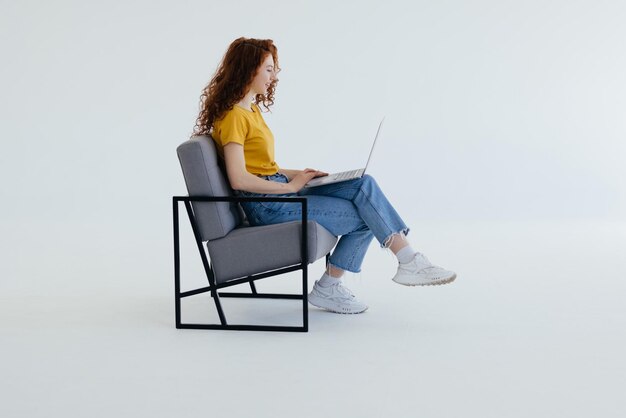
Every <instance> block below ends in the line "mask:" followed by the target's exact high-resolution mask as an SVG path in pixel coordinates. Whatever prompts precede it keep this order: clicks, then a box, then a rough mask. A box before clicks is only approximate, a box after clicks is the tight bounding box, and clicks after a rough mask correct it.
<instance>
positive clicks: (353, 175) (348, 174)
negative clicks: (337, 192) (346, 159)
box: [335, 170, 361, 180]
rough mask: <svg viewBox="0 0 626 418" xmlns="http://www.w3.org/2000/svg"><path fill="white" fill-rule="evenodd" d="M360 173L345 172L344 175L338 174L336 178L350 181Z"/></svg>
mask: <svg viewBox="0 0 626 418" xmlns="http://www.w3.org/2000/svg"><path fill="white" fill-rule="evenodd" d="M359 171H361V170H352V171H344V172H343V173H337V175H336V177H335V178H336V179H337V180H343V179H348V178H350V177H355V176H356V175H357V173H358V172H359Z"/></svg>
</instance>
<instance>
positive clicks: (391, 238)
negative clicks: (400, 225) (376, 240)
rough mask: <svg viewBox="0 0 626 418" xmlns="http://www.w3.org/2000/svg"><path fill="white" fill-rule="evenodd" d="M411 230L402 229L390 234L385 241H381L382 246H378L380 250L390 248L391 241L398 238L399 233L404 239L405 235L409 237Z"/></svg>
mask: <svg viewBox="0 0 626 418" xmlns="http://www.w3.org/2000/svg"><path fill="white" fill-rule="evenodd" d="M410 230H411V228H404V229H401V230H400V231H398V232H394V233H392V234H390V235H389V236H388V237H387V238H385V240H384V241H383V243H382V244H380V248H385V249H386V248H389V247H391V244H393V240H394V238H395V237H398V236H400V233H402V234H404V236H405V237H406V236H407V235H409V231H410Z"/></svg>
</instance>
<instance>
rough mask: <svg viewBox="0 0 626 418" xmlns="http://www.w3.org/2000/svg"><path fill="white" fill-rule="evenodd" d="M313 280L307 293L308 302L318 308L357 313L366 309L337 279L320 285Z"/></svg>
mask: <svg viewBox="0 0 626 418" xmlns="http://www.w3.org/2000/svg"><path fill="white" fill-rule="evenodd" d="M318 282H319V280H316V281H315V285H313V290H311V293H309V303H310V304H311V305H313V306H317V307H318V308H322V309H326V310H327V311H331V312H335V313H340V314H358V313H361V312H364V311H365V310H366V309H367V305H366V304H364V303H362V302H359V301H358V300H356V298H355V297H354V295H353V294H352V292H350V290H348V289H347V288H346V287H344V286H343V285H342V284H341V282H340V281H339V280H337V283H335V284H333V285H330V286H327V287H322V286H320V285H319V284H318Z"/></svg>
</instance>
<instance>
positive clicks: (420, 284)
mask: <svg viewBox="0 0 626 418" xmlns="http://www.w3.org/2000/svg"><path fill="white" fill-rule="evenodd" d="M454 279H456V274H455V275H454V276H452V277H450V278H449V279H445V280H440V281H435V282H430V283H401V282H398V281H396V280H395V279H391V280H393V281H394V282H396V283H398V284H401V285H403V286H440V285H442V284H448V283H452V282H453V281H454Z"/></svg>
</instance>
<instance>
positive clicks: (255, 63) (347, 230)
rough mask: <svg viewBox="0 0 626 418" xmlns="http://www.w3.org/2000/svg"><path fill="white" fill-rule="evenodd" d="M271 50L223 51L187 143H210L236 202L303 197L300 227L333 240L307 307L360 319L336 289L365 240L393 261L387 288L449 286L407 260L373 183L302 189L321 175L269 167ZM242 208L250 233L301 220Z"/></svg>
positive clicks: (418, 261)
mask: <svg viewBox="0 0 626 418" xmlns="http://www.w3.org/2000/svg"><path fill="white" fill-rule="evenodd" d="M279 71H280V70H279V67H278V54H277V49H276V46H274V44H273V42H272V41H271V40H269V39H265V40H260V39H246V38H239V39H236V40H235V41H233V43H231V45H230V46H229V48H228V50H227V51H226V54H225V55H224V58H223V60H222V62H221V64H220V66H219V68H218V70H217V72H216V73H215V75H214V77H213V79H212V80H211V82H210V83H209V84H208V86H207V87H206V88H205V89H204V91H203V93H202V95H201V106H200V107H201V110H200V115H199V116H198V119H197V121H196V126H195V128H194V135H209V134H210V135H211V136H212V137H213V140H214V141H215V143H216V146H217V150H218V154H219V156H220V157H221V158H222V159H223V160H224V162H225V165H226V172H227V175H228V180H229V182H230V185H231V186H232V188H233V190H235V193H236V194H238V195H242V196H267V195H279V196H306V198H307V204H308V211H307V216H308V219H310V220H314V221H316V222H317V223H319V224H320V225H322V226H323V227H325V228H326V229H327V230H328V231H330V232H331V233H332V234H334V235H336V236H341V238H340V239H339V241H338V243H337V246H336V247H335V249H334V251H333V252H332V254H331V255H330V259H329V263H328V266H327V267H326V272H325V273H324V274H323V275H322V277H321V278H320V279H319V280H317V281H316V282H315V284H314V286H313V290H312V291H311V293H310V294H309V302H310V303H311V304H312V305H315V306H317V307H320V308H323V309H326V310H329V311H331V312H336V313H350V314H354V313H361V312H363V311H365V310H366V309H367V305H365V304H364V303H362V302H360V301H359V300H357V299H356V297H355V296H354V295H353V294H352V293H351V292H350V291H349V290H348V289H347V288H346V287H344V286H343V284H342V282H341V277H342V275H343V274H344V272H345V271H350V272H354V273H357V272H359V271H361V263H362V261H363V258H364V257H365V253H366V251H367V248H368V246H369V244H370V242H371V241H372V239H373V238H376V239H377V241H378V242H379V243H380V244H381V247H383V248H389V249H391V251H392V252H393V253H394V254H395V255H396V257H397V258H398V262H399V265H398V271H397V273H396V275H395V276H394V277H393V279H392V280H393V281H395V282H396V283H400V284H403V285H407V286H423V285H438V284H444V283H450V282H451V281H453V280H454V279H455V278H456V274H455V273H454V272H452V271H448V270H445V269H443V268H441V267H437V266H434V265H432V264H431V263H430V262H429V261H428V259H427V258H426V257H425V256H424V255H423V254H421V253H419V252H415V251H414V250H413V249H412V248H411V246H410V245H409V243H408V241H407V240H406V235H407V234H408V232H409V228H408V227H407V226H406V225H405V224H404V222H403V221H402V219H401V218H400V216H399V215H398V214H397V213H396V211H395V209H394V208H393V207H392V206H391V204H390V203H389V201H388V200H387V198H386V197H385V195H384V194H383V192H382V191H381V190H380V188H379V187H378V185H377V184H376V181H375V180H374V178H373V177H371V176H369V175H365V176H363V177H362V178H360V179H355V180H349V181H344V182H340V183H334V184H328V185H324V186H318V187H311V188H303V187H304V185H305V184H306V183H307V182H308V181H309V180H311V179H312V178H314V177H319V176H325V175H327V174H328V173H324V172H322V171H318V170H314V169H310V168H307V169H304V170H290V169H286V168H282V167H280V166H279V165H278V164H277V163H276V161H275V160H274V136H273V135H272V132H271V131H270V129H269V128H268V126H267V125H266V124H265V121H264V120H263V117H262V115H261V109H260V107H259V104H262V105H263V107H264V108H265V110H266V111H267V110H269V108H270V106H272V105H273V104H274V92H275V88H276V83H277V82H278V78H276V75H277V74H278V72H279ZM242 207H243V209H244V211H245V213H246V215H247V217H248V220H249V221H250V223H251V224H252V225H266V224H273V223H280V222H287V221H293V220H299V219H301V212H300V207H299V206H298V207H296V205H294V204H293V203H285V202H272V203H267V202H246V203H242Z"/></svg>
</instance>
